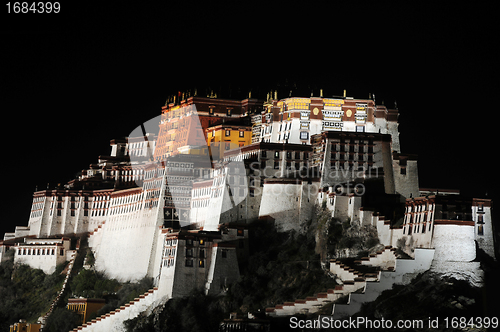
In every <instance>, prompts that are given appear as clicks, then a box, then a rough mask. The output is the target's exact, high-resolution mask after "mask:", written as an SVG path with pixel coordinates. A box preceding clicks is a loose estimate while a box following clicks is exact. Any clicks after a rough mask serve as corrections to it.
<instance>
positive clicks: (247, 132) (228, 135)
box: [206, 123, 252, 157]
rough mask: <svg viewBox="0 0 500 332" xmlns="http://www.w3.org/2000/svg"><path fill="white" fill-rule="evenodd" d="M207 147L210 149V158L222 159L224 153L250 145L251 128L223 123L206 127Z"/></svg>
mask: <svg viewBox="0 0 500 332" xmlns="http://www.w3.org/2000/svg"><path fill="white" fill-rule="evenodd" d="M206 132H207V145H208V146H209V147H210V148H211V153H212V156H213V157H215V156H219V157H222V156H223V154H224V151H226V150H231V149H234V148H237V147H242V146H246V145H250V144H251V143H252V127H251V126H245V125H237V124H230V123H223V124H219V125H215V126H212V127H208V128H207V129H206Z"/></svg>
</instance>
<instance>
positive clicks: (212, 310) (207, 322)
mask: <svg viewBox="0 0 500 332" xmlns="http://www.w3.org/2000/svg"><path fill="white" fill-rule="evenodd" d="M226 305H227V303H226V302H225V300H224V298H223V297H219V298H217V297H213V296H207V295H205V293H204V292H203V291H201V290H194V291H193V292H191V294H190V296H187V297H184V298H174V299H170V300H169V301H168V302H166V303H165V305H163V306H159V307H157V308H155V309H154V310H153V313H152V314H151V315H149V316H146V315H139V316H138V317H136V318H134V319H130V320H128V321H125V327H126V328H127V331H134V332H152V331H162V332H170V331H172V332H178V331H196V332H212V331H213V332H216V331H218V330H219V323H220V322H221V321H222V320H223V319H224V318H227V316H226V312H228V311H227V310H228V308H227V307H226Z"/></svg>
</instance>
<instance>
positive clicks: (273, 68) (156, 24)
mask: <svg viewBox="0 0 500 332" xmlns="http://www.w3.org/2000/svg"><path fill="white" fill-rule="evenodd" d="M492 6H493V5H491V7H488V6H487V5H484V4H482V5H480V6H478V5H473V4H471V3H470V4H469V3H464V2H459V3H456V2H453V3H451V2H447V3H446V4H443V3H440V4H430V3H424V2H413V1H398V2H378V1H371V2H368V3H366V4H363V5H362V6H361V5H355V4H352V2H349V4H338V3H335V4H332V3H331V2H325V3H322V2H320V3H315V4H314V5H310V4H309V2H302V3H300V4H293V5H290V4H289V3H287V2H285V3H283V4H282V5H270V4H267V3H264V4H262V5H256V4H255V3H253V2H252V3H250V2H245V4H244V5H243V4H241V2H237V1H232V2H229V1H228V2H224V1H223V2H217V3H214V2H208V1H206V2H203V4H202V5H198V4H196V5H195V4H191V3H190V4H187V3H186V2H168V4H165V5H163V6H158V5H151V4H141V3H136V4H134V5H133V6H131V5H128V4H122V5H120V6H116V5H114V6H111V5H103V4H102V3H100V4H99V5H98V6H97V5H96V4H87V3H74V4H65V3H64V4H63V5H62V9H61V13H59V14H31V13H30V14H7V13H6V8H4V11H3V12H2V16H1V21H2V31H1V34H0V38H1V46H2V47H1V49H2V51H1V52H0V59H1V73H0V84H1V90H0V97H1V104H0V105H1V109H2V113H3V118H4V120H3V121H2V122H3V123H4V129H5V131H4V135H3V138H4V139H3V144H2V146H3V149H2V152H3V158H2V161H3V162H2V174H3V177H4V179H5V182H4V192H5V193H6V195H3V196H2V197H3V199H2V204H1V211H2V220H1V221H0V225H1V226H0V233H3V231H13V230H14V226H15V225H27V221H28V216H29V210H30V206H31V195H32V192H33V190H34V189H35V186H38V188H39V189H41V188H43V187H44V186H46V184H47V183H51V184H56V183H58V182H60V183H65V182H66V181H68V180H70V179H71V178H72V177H73V176H74V174H75V173H76V172H78V171H80V170H82V169H84V168H86V167H87V166H88V164H90V163H93V162H95V161H96V160H97V157H98V155H105V154H109V140H110V139H113V138H116V137H120V136H126V135H128V133H130V131H131V130H132V129H134V128H135V127H136V126H137V125H139V124H140V123H142V122H144V121H147V120H149V119H151V118H152V117H154V116H156V115H158V114H159V113H160V110H161V106H162V105H163V104H164V103H165V100H166V98H167V96H168V95H171V94H174V93H176V92H177V91H179V90H181V91H182V90H186V89H193V88H195V87H196V88H197V89H198V91H199V92H203V91H205V89H215V90H217V89H222V90H224V91H229V90H231V91H232V93H233V95H236V94H237V91H238V90H240V92H241V93H246V92H247V91H248V90H249V89H252V91H254V95H255V94H256V93H257V92H258V91H260V92H261V93H262V94H263V95H265V93H266V92H267V91H268V90H269V89H271V88H274V87H277V86H280V87H281V89H285V88H284V86H285V85H290V84H293V83H296V84H297V85H298V86H300V87H301V88H302V89H303V91H306V92H307V93H308V94H307V95H310V92H309V91H312V92H313V93H314V94H315V95H319V89H320V88H322V89H323V90H324V94H325V95H341V94H342V91H343V89H346V90H347V94H348V95H349V96H353V97H355V98H366V97H368V94H369V93H375V95H376V100H377V103H381V102H382V101H384V103H385V104H386V105H387V106H389V107H392V106H393V105H394V101H395V100H397V105H398V108H399V111H400V132H401V144H402V151H403V152H405V153H416V154H418V155H419V172H420V184H421V186H422V187H443V188H458V189H462V191H464V192H466V193H470V194H473V195H478V196H482V195H484V193H485V192H486V191H488V192H489V195H490V197H491V196H493V197H496V195H497V193H498V189H497V188H496V186H495V185H496V180H497V179H498V176H497V175H496V169H495V163H496V160H495V157H496V156H495V152H496V149H497V143H498V138H497V137H498V136H497V135H496V132H495V130H494V129H495V128H494V121H495V117H496V116H497V114H496V111H497V108H498V105H497V104H498V102H497V99H498V98H497V95H498V91H500V90H499V79H498V65H497V52H496V49H495V47H496V44H497V39H498V38H497V34H496V33H495V31H496V19H495V17H494V15H495V12H496V11H495V8H494V7H492ZM285 90H286V89H285ZM279 97H280V96H279Z"/></svg>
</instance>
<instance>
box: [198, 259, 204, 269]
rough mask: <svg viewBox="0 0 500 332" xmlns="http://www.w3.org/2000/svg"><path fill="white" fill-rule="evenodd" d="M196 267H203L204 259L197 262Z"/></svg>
mask: <svg viewBox="0 0 500 332" xmlns="http://www.w3.org/2000/svg"><path fill="white" fill-rule="evenodd" d="M198 267H205V260H204V259H200V260H199V261H198Z"/></svg>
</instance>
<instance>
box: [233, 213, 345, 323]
mask: <svg viewBox="0 0 500 332" xmlns="http://www.w3.org/2000/svg"><path fill="white" fill-rule="evenodd" d="M249 233H250V234H249V241H250V248H251V255H250V256H249V258H248V260H247V261H241V262H240V273H241V275H242V277H241V280H240V281H239V282H238V283H235V284H234V285H233V286H232V287H231V289H230V292H229V293H228V296H227V298H228V301H230V302H231V303H232V304H233V306H237V307H238V309H239V310H240V311H241V312H243V313H244V312H246V311H256V310H259V309H263V308H265V307H269V306H274V305H276V304H279V303H283V302H285V301H295V300H296V299H302V298H305V297H307V296H313V295H314V294H315V293H318V292H322V291H326V290H327V289H328V288H333V287H335V285H336V283H335V281H334V280H333V279H332V278H330V277H329V276H328V275H327V274H326V273H325V271H324V270H323V269H322V268H321V258H320V255H319V254H317V253H316V250H315V248H316V240H315V229H314V228H313V227H309V231H308V232H305V233H304V234H298V233H295V232H293V231H292V232H288V233H278V232H277V231H276V229H275V227H274V225H273V224H272V223H269V222H256V223H254V224H252V228H251V229H250V232H249Z"/></svg>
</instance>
